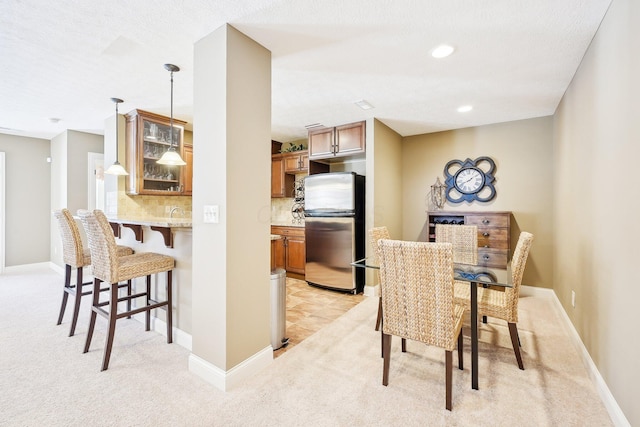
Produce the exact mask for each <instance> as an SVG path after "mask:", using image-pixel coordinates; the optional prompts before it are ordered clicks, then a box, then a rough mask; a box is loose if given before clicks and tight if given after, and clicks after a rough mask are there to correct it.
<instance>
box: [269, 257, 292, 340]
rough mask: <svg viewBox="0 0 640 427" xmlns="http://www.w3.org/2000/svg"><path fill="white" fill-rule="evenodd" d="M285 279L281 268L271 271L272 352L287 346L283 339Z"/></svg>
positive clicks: (285, 298)
mask: <svg viewBox="0 0 640 427" xmlns="http://www.w3.org/2000/svg"><path fill="white" fill-rule="evenodd" d="M286 279H287V272H286V271H285V270H283V269H282V268H276V269H275V270H272V271H271V347H273V349H274V350H277V349H279V348H280V347H284V346H286V345H287V344H289V338H285V336H284V334H285V330H286V310H287V307H286V304H287V294H286V287H285V286H286Z"/></svg>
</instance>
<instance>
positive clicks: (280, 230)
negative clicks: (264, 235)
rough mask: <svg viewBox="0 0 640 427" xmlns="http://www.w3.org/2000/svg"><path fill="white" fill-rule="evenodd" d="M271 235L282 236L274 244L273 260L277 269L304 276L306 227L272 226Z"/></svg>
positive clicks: (272, 247)
mask: <svg viewBox="0 0 640 427" xmlns="http://www.w3.org/2000/svg"><path fill="white" fill-rule="evenodd" d="M271 234H277V235H279V236H282V239H278V240H274V241H272V242H275V243H272V246H271V249H272V254H271V256H272V258H273V259H274V262H275V266H276V268H284V269H285V270H287V272H291V273H297V274H304V270H305V263H306V247H305V240H304V227H286V226H280V225H272V226H271Z"/></svg>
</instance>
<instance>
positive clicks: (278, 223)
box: [271, 221, 304, 228]
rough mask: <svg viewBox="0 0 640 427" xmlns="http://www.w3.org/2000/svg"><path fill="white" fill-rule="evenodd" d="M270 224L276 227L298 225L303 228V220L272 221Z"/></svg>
mask: <svg viewBox="0 0 640 427" xmlns="http://www.w3.org/2000/svg"><path fill="white" fill-rule="evenodd" d="M271 225H275V226H277V227H300V228H304V222H302V223H301V224H293V223H292V222H291V221H289V222H279V221H276V222H272V223H271Z"/></svg>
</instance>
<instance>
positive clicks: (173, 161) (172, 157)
mask: <svg viewBox="0 0 640 427" xmlns="http://www.w3.org/2000/svg"><path fill="white" fill-rule="evenodd" d="M164 68H165V69H166V70H167V71H169V72H171V121H170V124H169V149H168V150H167V151H165V152H164V154H163V155H162V157H161V158H160V160H158V161H157V162H156V163H158V164H159V165H169V166H184V165H186V164H187V163H186V162H185V161H184V160H182V157H180V154H179V153H178V152H177V151H176V149H175V147H174V146H173V73H177V72H178V71H180V67H178V66H177V65H173V64H164Z"/></svg>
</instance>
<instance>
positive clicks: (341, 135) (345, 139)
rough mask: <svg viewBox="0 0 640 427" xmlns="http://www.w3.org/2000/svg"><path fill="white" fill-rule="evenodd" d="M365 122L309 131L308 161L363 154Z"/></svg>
mask: <svg viewBox="0 0 640 427" xmlns="http://www.w3.org/2000/svg"><path fill="white" fill-rule="evenodd" d="M365 129H366V122H364V121H363V122H357V123H349V124H346V125H341V126H336V127H333V128H321V129H312V130H310V131H309V159H311V160H313V159H330V158H334V157H345V156H354V155H359V154H364V152H365V141H366V139H365Z"/></svg>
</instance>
